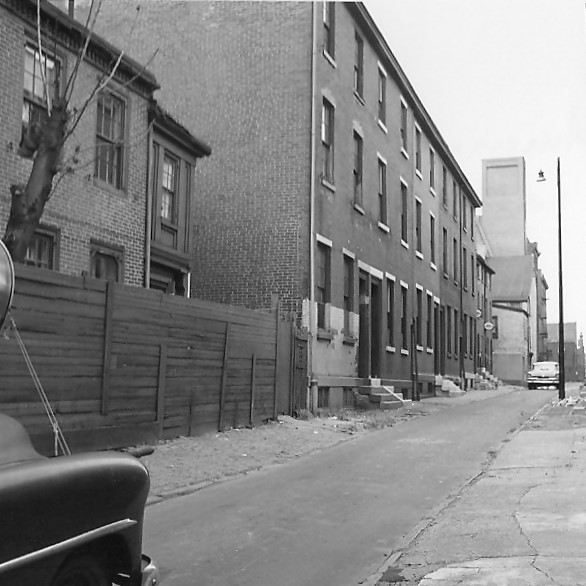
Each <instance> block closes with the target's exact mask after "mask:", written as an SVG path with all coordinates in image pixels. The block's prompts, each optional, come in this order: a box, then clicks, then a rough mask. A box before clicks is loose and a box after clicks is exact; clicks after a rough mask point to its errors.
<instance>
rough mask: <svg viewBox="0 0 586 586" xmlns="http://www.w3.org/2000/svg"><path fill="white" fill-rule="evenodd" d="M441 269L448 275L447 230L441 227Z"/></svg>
mask: <svg viewBox="0 0 586 586" xmlns="http://www.w3.org/2000/svg"><path fill="white" fill-rule="evenodd" d="M442 265H443V266H442V269H443V271H444V275H445V276H446V277H447V276H448V231H447V230H446V229H445V228H443V229H442Z"/></svg>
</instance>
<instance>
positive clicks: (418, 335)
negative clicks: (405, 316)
mask: <svg viewBox="0 0 586 586" xmlns="http://www.w3.org/2000/svg"><path fill="white" fill-rule="evenodd" d="M415 296H416V298H417V319H416V320H415V339H416V340H417V346H423V332H422V329H423V291H422V290H421V289H419V288H417V290H416V292H415Z"/></svg>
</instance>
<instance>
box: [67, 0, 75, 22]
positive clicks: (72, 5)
mask: <svg viewBox="0 0 586 586" xmlns="http://www.w3.org/2000/svg"><path fill="white" fill-rule="evenodd" d="M74 4H75V0H69V9H68V10H67V12H68V13H69V16H71V18H73V13H74V12H75V10H74Z"/></svg>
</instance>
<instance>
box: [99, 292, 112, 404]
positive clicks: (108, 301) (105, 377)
mask: <svg viewBox="0 0 586 586" xmlns="http://www.w3.org/2000/svg"><path fill="white" fill-rule="evenodd" d="M113 311H114V283H112V282H111V281H106V296H105V311H104V353H103V356H102V405H101V409H100V413H101V414H102V415H108V412H109V409H110V354H111V351H112V313H113Z"/></svg>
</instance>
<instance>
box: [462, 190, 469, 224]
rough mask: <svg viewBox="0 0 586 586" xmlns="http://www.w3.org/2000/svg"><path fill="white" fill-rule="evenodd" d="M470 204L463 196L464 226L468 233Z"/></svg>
mask: <svg viewBox="0 0 586 586" xmlns="http://www.w3.org/2000/svg"><path fill="white" fill-rule="evenodd" d="M467 208H468V204H467V203H466V199H465V198H464V197H463V196H462V224H463V228H464V230H466V231H468V211H467Z"/></svg>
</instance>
